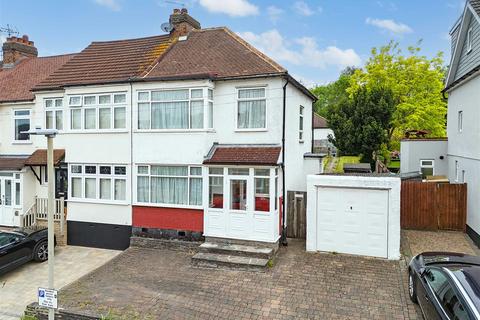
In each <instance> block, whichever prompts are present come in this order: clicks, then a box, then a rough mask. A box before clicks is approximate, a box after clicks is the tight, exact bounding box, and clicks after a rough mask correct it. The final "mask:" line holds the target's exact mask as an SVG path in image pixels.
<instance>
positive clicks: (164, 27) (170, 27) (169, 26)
mask: <svg viewBox="0 0 480 320" xmlns="http://www.w3.org/2000/svg"><path fill="white" fill-rule="evenodd" d="M160 28H161V29H162V30H163V31H165V32H170V31H172V30H173V25H172V24H171V23H170V22H165V23H162V25H161V26H160Z"/></svg>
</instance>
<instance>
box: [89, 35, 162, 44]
mask: <svg viewBox="0 0 480 320" xmlns="http://www.w3.org/2000/svg"><path fill="white" fill-rule="evenodd" d="M168 36H169V35H168V34H159V35H154V36H147V37H140V38H129V39H118V40H103V41H92V42H90V44H92V43H108V42H122V41H132V40H144V39H151V38H158V37H168ZM88 46H89V45H88ZM88 46H87V47H88Z"/></svg>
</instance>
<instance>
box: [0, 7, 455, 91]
mask: <svg viewBox="0 0 480 320" xmlns="http://www.w3.org/2000/svg"><path fill="white" fill-rule="evenodd" d="M172 2H183V3H184V4H185V5H186V7H187V8H188V10H189V13H190V14H191V15H192V16H193V17H195V18H196V19H197V20H198V21H200V23H201V24H202V27H215V26H227V27H229V28H230V29H232V30H233V31H235V32H237V33H238V34H240V35H241V36H242V37H244V38H245V39H246V40H247V41H249V42H250V43H252V44H253V45H255V46H256V47H257V48H259V49H261V50H262V51H264V52H265V53H267V54H268V55H269V56H271V57H272V58H274V59H275V60H276V61H277V62H279V63H280V64H281V65H283V66H284V67H286V68H287V69H288V70H289V72H290V73H291V74H292V75H294V76H295V77H296V78H297V79H299V80H301V81H302V82H304V84H306V85H307V86H311V85H312V84H323V83H326V82H329V81H332V80H334V79H335V78H336V77H337V76H338V74H339V72H340V70H342V69H343V68H344V67H345V66H348V65H352V64H353V65H359V66H361V65H362V64H363V63H364V62H365V61H366V59H367V58H368V56H369V53H370V49H371V48H372V47H374V46H380V45H383V44H386V43H388V42H389V41H390V40H396V41H399V42H400V43H401V45H402V46H403V47H406V46H408V45H411V44H415V43H416V42H417V41H418V40H419V39H423V45H422V48H423V54H425V55H427V56H429V57H431V56H433V55H435V54H436V53H437V52H438V51H443V52H444V53H445V60H446V63H448V60H449V58H450V52H449V50H450V49H449V47H450V42H449V37H448V32H449V30H450V28H451V26H452V25H453V24H454V22H455V21H456V20H457V18H458V17H459V16H460V14H461V12H462V9H463V5H464V0H397V1H393V0H310V1H309V0H305V1H296V0H291V1H260V0H181V1H176V0H137V1H133V0H76V1H65V0H42V1H38V0H15V1H12V0H0V26H5V25H6V24H7V23H8V24H11V25H14V26H15V27H16V28H17V29H18V31H19V32H20V34H28V35H29V36H30V39H31V40H33V41H35V44H36V46H37V48H38V50H39V54H40V55H42V56H45V55H55V54H62V53H71V52H78V51H80V50H82V49H83V48H84V47H86V46H87V45H88V44H89V43H90V42H91V41H100V40H114V39H125V38H136V37H143V36H149V35H156V34H161V33H163V32H162V31H161V30H160V25H161V23H163V22H166V21H168V16H169V14H170V12H171V11H172V9H173V8H174V7H179V5H176V4H174V3H172ZM4 39H5V35H4V34H3V35H0V41H1V40H4Z"/></svg>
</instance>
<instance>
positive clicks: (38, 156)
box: [25, 149, 65, 166]
mask: <svg viewBox="0 0 480 320" xmlns="http://www.w3.org/2000/svg"><path fill="white" fill-rule="evenodd" d="M63 158H65V150H64V149H55V150H53V164H54V165H57V164H59V163H60V161H62V160H63ZM25 165H26V166H46V165H47V150H46V149H38V150H35V151H34V152H33V153H32V155H31V156H30V157H28V159H27V161H25Z"/></svg>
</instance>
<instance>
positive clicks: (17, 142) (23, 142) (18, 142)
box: [12, 140, 33, 144]
mask: <svg viewBox="0 0 480 320" xmlns="http://www.w3.org/2000/svg"><path fill="white" fill-rule="evenodd" d="M12 144H33V142H32V141H31V140H25V141H21V140H16V141H13V142H12Z"/></svg>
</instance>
